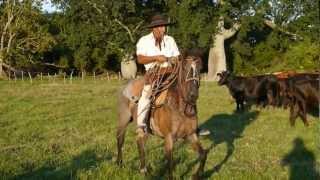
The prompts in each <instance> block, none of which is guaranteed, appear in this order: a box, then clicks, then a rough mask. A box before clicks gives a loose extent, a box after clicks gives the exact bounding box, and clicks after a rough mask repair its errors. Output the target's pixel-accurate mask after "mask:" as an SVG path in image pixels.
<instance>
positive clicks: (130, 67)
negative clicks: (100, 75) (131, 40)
mask: <svg viewBox="0 0 320 180" xmlns="http://www.w3.org/2000/svg"><path fill="white" fill-rule="evenodd" d="M121 74H122V77H123V78H125V79H134V78H135V77H136V74H137V64H136V61H135V60H134V59H133V57H132V56H131V55H125V57H124V59H123V60H122V61H121Z"/></svg>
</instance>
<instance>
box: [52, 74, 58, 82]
mask: <svg viewBox="0 0 320 180" xmlns="http://www.w3.org/2000/svg"><path fill="white" fill-rule="evenodd" d="M56 77H57V73H54V76H53V82H55V81H56Z"/></svg>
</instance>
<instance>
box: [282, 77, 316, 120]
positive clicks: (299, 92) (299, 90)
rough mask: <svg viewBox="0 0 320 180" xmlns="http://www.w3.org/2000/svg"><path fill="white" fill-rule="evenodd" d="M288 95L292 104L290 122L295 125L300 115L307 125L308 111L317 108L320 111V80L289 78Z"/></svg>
mask: <svg viewBox="0 0 320 180" xmlns="http://www.w3.org/2000/svg"><path fill="white" fill-rule="evenodd" d="M288 84H289V89H288V96H289V99H290V100H291V102H290V103H289V104H290V123H291V125H292V126H293V125H294V124H295V120H296V119H297V117H298V116H299V117H300V118H301V119H302V121H303V122H304V124H305V125H306V126H308V125H309V123H308V121H307V113H308V112H313V111H314V110H316V113H317V114H318V113H319V103H320V90H319V88H320V85H319V80H308V79H306V80H302V79H299V80H297V79H288Z"/></svg>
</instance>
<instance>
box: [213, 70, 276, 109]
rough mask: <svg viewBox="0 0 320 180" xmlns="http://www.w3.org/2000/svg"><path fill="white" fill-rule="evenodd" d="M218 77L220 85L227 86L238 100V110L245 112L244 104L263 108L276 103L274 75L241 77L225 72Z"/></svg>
mask: <svg viewBox="0 0 320 180" xmlns="http://www.w3.org/2000/svg"><path fill="white" fill-rule="evenodd" d="M218 76H219V77H220V79H219V81H218V84H219V85H220V86H222V85H226V86H227V87H228V89H229V92H230V94H231V95H232V97H233V98H234V99H235V100H236V104H237V106H236V108H237V110H244V102H249V103H250V104H257V105H262V106H263V107H264V106H266V105H268V104H274V103H275V97H276V93H277V91H276V87H277V79H276V77H275V76H274V75H259V76H251V77H241V76H234V75H232V74H231V73H230V72H228V71H224V72H222V73H218Z"/></svg>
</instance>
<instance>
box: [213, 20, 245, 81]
mask: <svg viewBox="0 0 320 180" xmlns="http://www.w3.org/2000/svg"><path fill="white" fill-rule="evenodd" d="M239 28H240V24H238V23H235V24H234V25H233V27H231V28H230V29H225V28H224V18H223V17H220V18H219V22H218V32H217V33H216V34H215V35H214V37H213V46H212V47H211V48H210V51H209V57H208V80H209V81H217V80H218V77H217V73H220V72H222V71H225V70H227V62H226V54H225V49H224V41H225V40H226V39H229V38H230V37H232V36H233V35H234V34H235V33H236V32H237V31H238V30H239Z"/></svg>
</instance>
